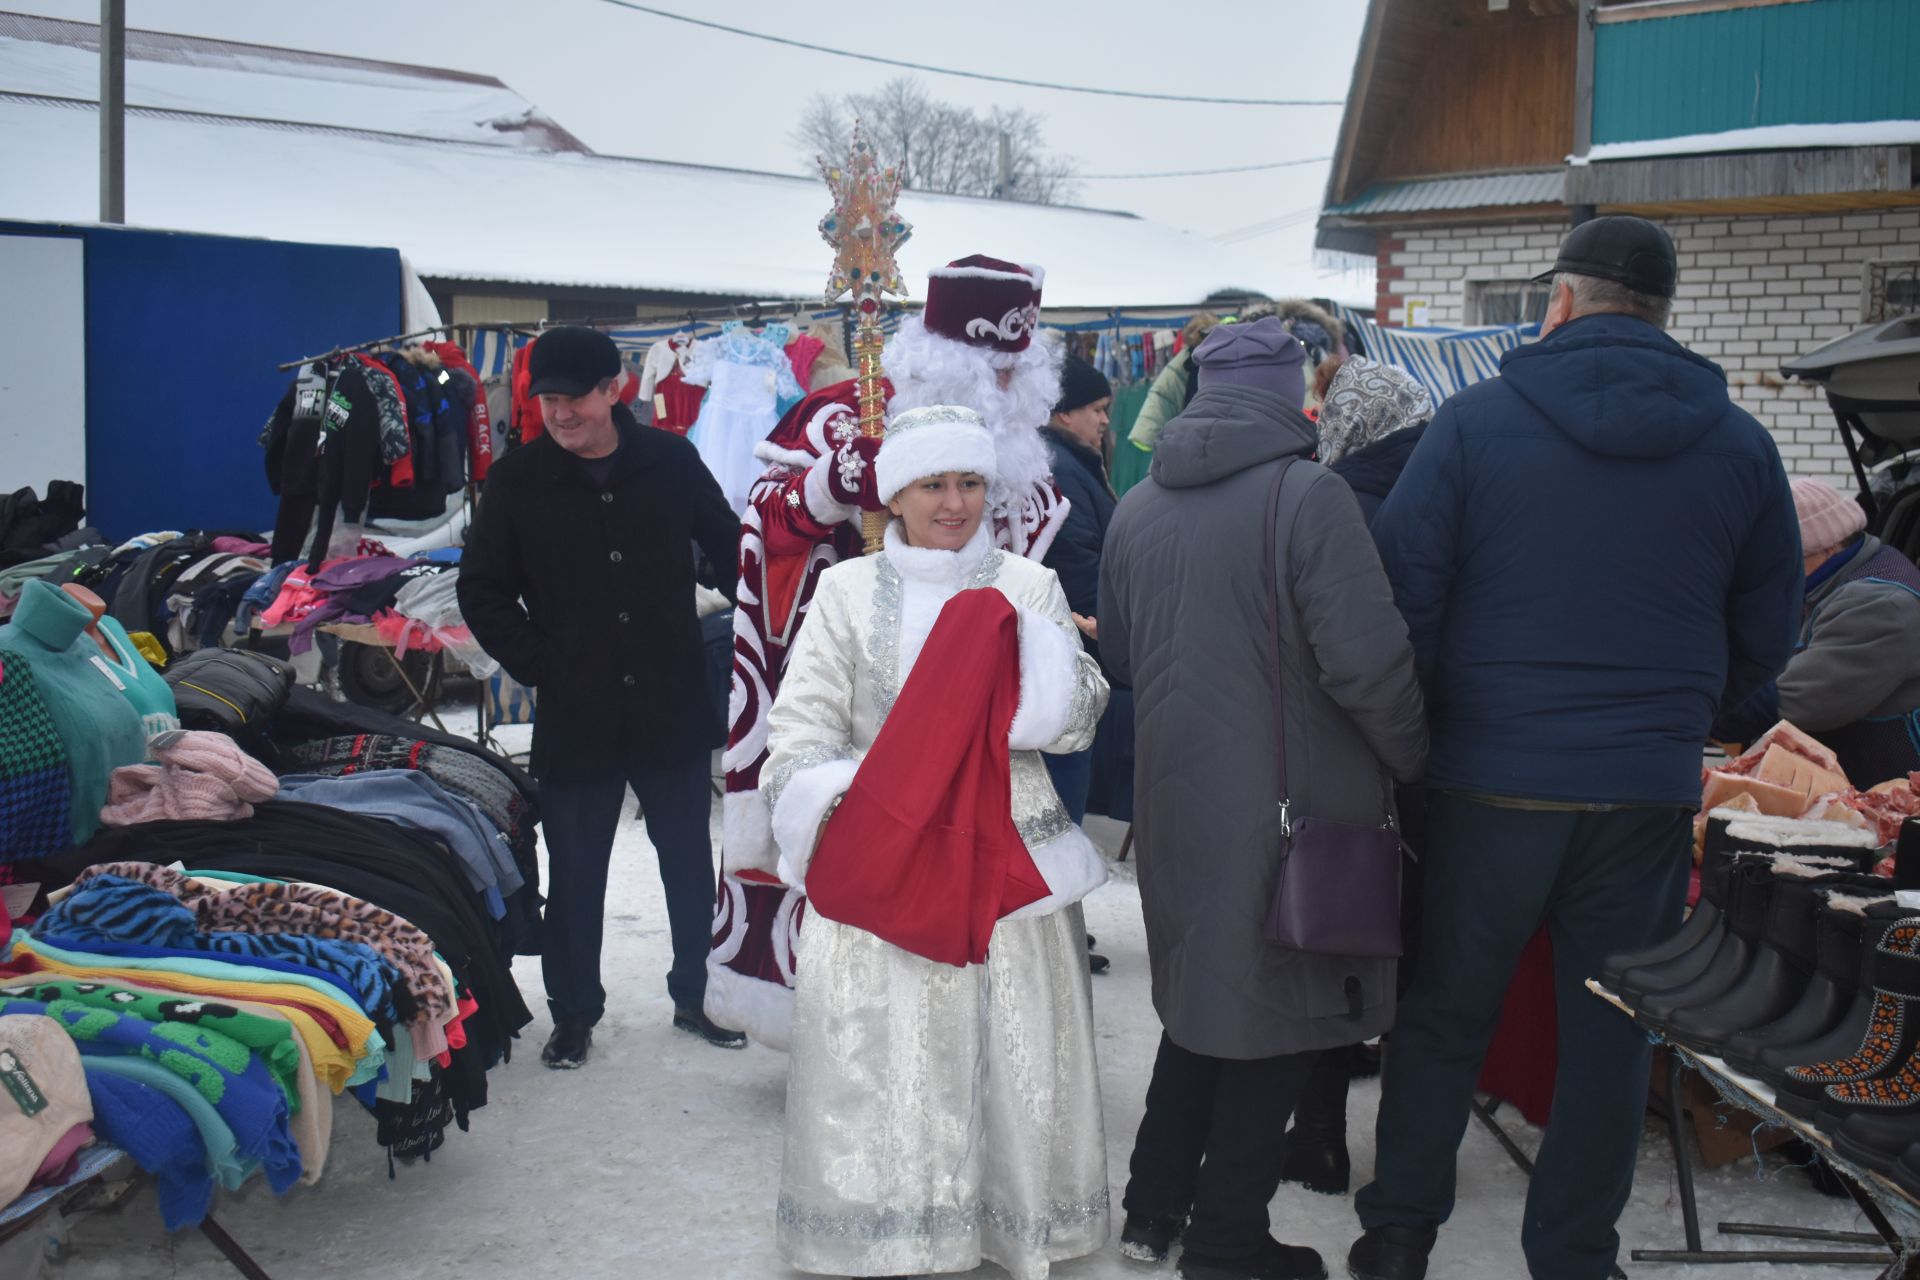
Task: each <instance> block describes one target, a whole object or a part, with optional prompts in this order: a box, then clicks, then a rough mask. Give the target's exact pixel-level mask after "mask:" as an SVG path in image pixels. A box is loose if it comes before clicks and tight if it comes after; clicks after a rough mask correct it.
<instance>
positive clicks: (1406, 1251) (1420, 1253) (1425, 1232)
mask: <svg viewBox="0 0 1920 1280" xmlns="http://www.w3.org/2000/svg"><path fill="white" fill-rule="evenodd" d="M1439 1238H1440V1231H1439V1228H1437V1227H1411V1226H1406V1225H1404V1224H1401V1223H1390V1224H1389V1225H1387V1226H1384V1227H1374V1228H1373V1229H1372V1230H1370V1231H1368V1232H1367V1233H1366V1234H1365V1235H1363V1236H1361V1237H1360V1238H1359V1239H1358V1240H1355V1241H1354V1242H1353V1248H1351V1249H1349V1250H1348V1251H1347V1274H1348V1275H1350V1276H1352V1277H1353V1280H1425V1276H1426V1274H1427V1255H1428V1254H1430V1253H1432V1252H1433V1242H1434V1241H1436V1240H1438V1239H1439Z"/></svg>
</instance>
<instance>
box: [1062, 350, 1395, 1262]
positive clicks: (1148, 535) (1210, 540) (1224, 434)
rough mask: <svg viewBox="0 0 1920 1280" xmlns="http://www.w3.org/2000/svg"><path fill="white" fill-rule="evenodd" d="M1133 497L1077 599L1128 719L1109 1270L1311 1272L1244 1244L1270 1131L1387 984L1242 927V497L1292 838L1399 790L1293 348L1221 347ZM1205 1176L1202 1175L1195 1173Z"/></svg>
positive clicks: (1249, 892)
mask: <svg viewBox="0 0 1920 1280" xmlns="http://www.w3.org/2000/svg"><path fill="white" fill-rule="evenodd" d="M1194 358H1195V363H1196V364H1197V366H1198V368H1199V378H1200V385H1199V389H1198V392H1197V394H1196V395H1195V397H1194V398H1193V400H1192V401H1191V402H1190V403H1189V404H1188V406H1187V408H1186V410H1185V412H1183V413H1182V414H1180V416H1179V417H1178V418H1176V419H1175V420H1174V421H1173V422H1172V423H1170V424H1169V425H1168V427H1167V429H1166V431H1165V433H1164V434H1163V435H1162V436H1161V438H1160V441H1159V445H1158V448H1157V450H1156V451H1155V454H1154V460H1153V470H1152V473H1151V475H1150V477H1149V479H1148V480H1146V481H1144V482H1142V483H1141V484H1140V485H1138V486H1136V487H1135V488H1134V489H1133V490H1132V491H1130V492H1129V493H1128V494H1127V496H1126V497H1125V498H1124V499H1123V500H1122V502H1121V504H1120V507H1119V510H1118V511H1117V512H1116V513H1115V515H1114V519H1113V523H1112V525H1111V527H1110V528H1109V530H1108V535H1107V546H1106V554H1105V559H1104V562H1103V564H1102V569H1101V578H1100V647H1101V653H1102V657H1103V658H1104V659H1105V661H1106V663H1107V664H1108V667H1109V669H1110V670H1111V671H1112V672H1113V673H1114V675H1115V676H1116V677H1117V678H1118V679H1120V680H1124V681H1126V682H1128V683H1130V684H1132V686H1133V687H1134V690H1135V693H1136V702H1137V707H1138V711H1137V715H1136V724H1137V728H1138V734H1139V739H1138V749H1137V768H1136V776H1137V779H1138V784H1137V795H1138V798H1137V802H1136V810H1135V838H1136V842H1137V845H1138V848H1139V874H1140V899H1141V906H1142V909H1143V911H1144V913H1145V915H1146V923H1147V948H1148V958H1149V961H1150V963H1151V966H1152V969H1153V1000H1154V1007H1155V1009H1156V1010H1157V1011H1158V1012H1159V1014H1160V1019H1161V1022H1162V1024H1163V1026H1164V1027H1165V1034H1164V1035H1163V1036H1162V1038H1161V1042H1160V1049H1159V1056H1158V1059H1157V1060H1156V1062H1155V1064H1154V1073H1153V1081H1152V1084H1151V1085H1150V1086H1149V1087H1148V1092H1147V1110H1146V1116H1145V1119H1144V1120H1143V1121H1142V1122H1141V1126H1140V1133H1139V1137H1138V1139H1137V1141H1136V1144H1135V1148H1134V1154H1133V1163H1132V1179H1131V1181H1130V1182H1129V1184H1128V1188H1127V1194H1126V1199H1125V1206H1126V1210H1127V1228H1126V1230H1125V1232H1124V1233H1123V1235H1122V1245H1121V1247H1122V1251H1123V1252H1126V1253H1127V1254H1128V1255H1129V1256H1133V1257H1141V1258H1151V1257H1155V1256H1156V1255H1157V1256H1164V1255H1165V1249H1166V1245H1167V1243H1168V1242H1169V1240H1170V1239H1171V1237H1172V1236H1173V1235H1175V1234H1178V1232H1179V1229H1180V1222H1181V1220H1182V1219H1186V1218H1188V1216H1189V1213H1190V1214H1191V1220H1190V1222H1189V1224H1188V1225H1187V1227H1186V1253H1185V1256H1184V1261H1183V1263H1182V1269H1183V1274H1186V1275H1188V1276H1198V1275H1205V1276H1221V1277H1229V1276H1235V1277H1237V1276H1255V1275H1258V1276H1291V1275H1301V1276H1314V1275H1323V1274H1325V1273H1324V1271H1323V1270H1321V1269H1320V1268H1321V1263H1320V1259H1319V1257H1318V1255H1317V1254H1314V1253H1313V1251H1312V1250H1309V1249H1300V1248H1294V1247H1291V1246H1286V1245H1282V1244H1279V1243H1278V1242H1276V1241H1274V1240H1273V1239H1272V1238H1271V1237H1270V1236H1269V1235H1268V1233H1267V1232H1268V1218H1267V1203H1268V1201H1269V1200H1270V1199H1271V1198H1272V1197H1273V1194H1274V1191H1275V1189H1276V1188H1277V1186H1278V1184H1279V1178H1280V1165H1281V1158H1282V1151H1283V1145H1284V1139H1283V1135H1284V1130H1285V1126H1286V1121H1287V1118H1288V1115H1289V1113H1290V1112H1291V1111H1292V1109H1293V1103H1294V1100H1295V1099H1296V1098H1297V1097H1298V1095H1299V1092H1300V1089H1301V1087H1302V1085H1303V1084H1304V1083H1305V1081H1306V1079H1307V1077H1308V1075H1309V1073H1310V1072H1311V1070H1312V1068H1313V1065H1314V1063H1315V1060H1316V1059H1317V1058H1318V1057H1319V1055H1320V1053H1321V1051H1323V1050H1327V1049H1331V1048H1336V1047H1340V1046H1345V1045H1350V1044H1353V1043H1355V1042H1357V1041H1361V1040H1365V1039H1368V1038H1369V1037H1372V1036H1375V1035H1378V1034H1379V1033H1380V1032H1381V1031H1383V1030H1385V1029H1386V1028H1387V1026H1388V1024H1389V1023H1390V1022H1391V1021H1392V1020H1393V999H1394V962H1393V961H1391V960H1380V959H1349V958H1340V957H1333V956H1321V955H1309V954H1305V953H1301V952H1294V951H1287V950H1283V949H1281V948H1279V947H1276V946H1273V945H1272V944H1270V943H1268V942H1267V941H1266V940H1265V939H1264V937H1263V926H1264V923H1265V916H1266V912H1267V908H1268V905H1269V904H1270V902H1271V900H1272V897H1273V893H1274V888H1275V884H1276V881H1277V879H1278V877H1279V872H1280V863H1281V850H1280V840H1281V837H1280V821H1281V819H1280V800H1281V794H1280V783H1279V778H1278V761H1277V759H1276V752H1275V749H1274V746H1273V745H1272V744H1273V743H1274V740H1275V725H1274V714H1273V705H1272V695H1271V688H1272V684H1271V682H1272V679H1273V669H1274V663H1273V657H1272V654H1271V651H1270V646H1269V643H1268V638H1267V621H1266V599H1267V591H1266V585H1265V583H1264V582H1263V580H1262V579H1263V575H1264V573H1265V557H1264V554H1263V548H1262V546H1261V541H1262V540H1263V538H1264V537H1265V531H1266V506H1267V494H1268V490H1269V488H1270V486H1271V483H1272V479H1273V475H1274V470H1275V468H1276V467H1277V466H1279V465H1280V463H1281V461H1282V460H1283V459H1286V458H1289V457H1291V458H1295V459H1297V461H1295V462H1294V463H1293V464H1292V468H1291V470H1290V471H1289V472H1288V474H1287V476H1286V479H1285V481H1284V483H1283V484H1282V487H1281V491H1280V505H1279V520H1278V534H1277V542H1278V546H1277V559H1276V563H1277V564H1278V565H1279V566H1281V568H1280V573H1281V575H1282V581H1281V582H1280V584H1279V602H1280V631H1281V648H1282V653H1283V659H1282V661H1283V669H1282V673H1281V678H1282V692H1283V694H1284V708H1285V718H1286V731H1287V742H1286V747H1287V762H1288V770H1289V779H1288V781H1289V784H1290V787H1289V789H1290V792H1291V799H1292V803H1293V820H1294V821H1295V822H1298V821H1299V820H1300V819H1301V818H1302V817H1304V816H1311V817H1315V818H1323V819H1330V820H1334V821H1340V822H1349V823H1378V822H1381V821H1383V820H1384V819H1385V817H1386V816H1387V814H1388V812H1389V808H1390V805H1391V796H1392V789H1391V783H1392V781H1393V780H1394V779H1396V778H1397V779H1400V780H1404V781H1411V780H1413V779H1416V778H1418V777H1419V776H1420V775H1421V773H1422V771H1423V769H1424V767H1425V764H1426V755H1427V730H1426V721H1425V716H1424V710H1423V706H1422V703H1421V695H1420V688H1419V684H1418V681H1417V679H1416V677H1415V673H1414V661H1413V649H1412V647H1411V645H1410V643H1409V641H1408V638H1407V628H1406V625H1405V623H1404V622H1403V621H1402V620H1401V617H1400V614H1399V613H1398V611H1397V610H1396V609H1395V607H1394V602H1393V593H1392V591H1391V589H1390V588H1389V586H1388V583H1387V578H1386V573H1385V571H1384V570H1383V569H1382V568H1381V564H1380V559H1379V556H1378V554H1377V553H1376V552H1375V550H1374V544H1373V540H1372V538H1370V537H1369V536H1368V533H1367V527H1366V523H1365V521H1364V519H1363V518H1362V516H1361V513H1360V507H1359V505H1358V503H1356V502H1355V500H1354V497H1353V493H1352V492H1351V490H1349V489H1348V487H1347V484H1346V482H1345V481H1343V480H1341V479H1340V478H1339V477H1338V476H1335V475H1334V474H1333V473H1331V472H1329V471H1328V470H1326V469H1325V468H1323V467H1321V466H1320V465H1319V464H1317V463H1315V462H1312V461H1310V460H1309V459H1310V458H1311V456H1312V454H1313V452H1314V450H1315V447H1316V443H1317V441H1316V435H1315V430H1314V426H1313V424H1312V423H1311V422H1309V421H1308V420H1307V418H1306V417H1305V416H1304V415H1303V414H1302V413H1301V412H1300V405H1301V402H1302V399H1303V396H1304V375H1303V362H1304V359H1305V353H1304V351H1303V350H1302V349H1301V347H1300V344H1299V343H1298V342H1297V341H1295V340H1294V338H1293V337H1292V336H1291V335H1289V334H1288V333H1287V332H1286V331H1285V330H1284V329H1283V328H1282V326H1281V323H1280V321H1279V320H1278V319H1275V318H1266V319H1261V320H1258V321H1255V322H1253V323H1251V324H1236V325H1225V326H1221V327H1220V328H1218V329H1216V330H1214V332H1213V333H1212V334H1211V335H1209V336H1208V338H1207V340H1206V341H1205V342H1203V343H1202V344H1201V345H1200V347H1199V348H1198V350H1197V351H1196V352H1195V357H1194ZM1203 1157H1204V1163H1203Z"/></svg>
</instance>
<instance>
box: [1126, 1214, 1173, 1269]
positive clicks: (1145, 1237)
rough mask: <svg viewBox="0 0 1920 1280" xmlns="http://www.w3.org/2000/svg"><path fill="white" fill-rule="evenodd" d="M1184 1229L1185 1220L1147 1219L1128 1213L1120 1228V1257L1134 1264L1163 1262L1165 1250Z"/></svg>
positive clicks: (1165, 1255)
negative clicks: (1132, 1261) (1129, 1259)
mask: <svg viewBox="0 0 1920 1280" xmlns="http://www.w3.org/2000/svg"><path fill="white" fill-rule="evenodd" d="M1186 1229H1187V1220H1186V1219H1185V1218H1148V1217H1143V1216H1142V1215H1140V1214H1137V1213H1130V1214H1128V1215H1127V1220H1126V1223H1125V1224H1124V1225H1123V1226H1121V1228H1120V1255H1121V1256H1122V1257H1125V1258H1132V1259H1133V1260H1134V1261H1135V1262H1165V1261H1166V1260H1167V1250H1169V1249H1171V1248H1173V1242H1174V1241H1176V1240H1178V1239H1179V1238H1180V1233H1181V1232H1183V1231H1185V1230H1186Z"/></svg>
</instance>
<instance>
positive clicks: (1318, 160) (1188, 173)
mask: <svg viewBox="0 0 1920 1280" xmlns="http://www.w3.org/2000/svg"><path fill="white" fill-rule="evenodd" d="M1331 159H1333V157H1332V156H1308V157H1307V158H1306V159H1304V160H1274V161H1272V162H1270V163H1268V164H1242V165H1235V166H1233V167H1232V168H1230V169H1175V170H1171V171H1169V172H1167V173H1076V174H1074V175H1073V176H1074V177H1075V178H1077V179H1085V180H1086V181H1089V182H1108V181H1120V180H1122V179H1131V178H1209V177H1212V176H1213V175H1214V174H1217V173H1256V172H1258V171H1259V170H1262V169H1291V168H1293V167H1294V166H1295V165H1302V164H1325V163H1326V162H1327V161H1329V160H1331Z"/></svg>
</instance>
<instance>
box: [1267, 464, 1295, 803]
mask: <svg viewBox="0 0 1920 1280" xmlns="http://www.w3.org/2000/svg"><path fill="white" fill-rule="evenodd" d="M1294 461H1295V459H1293V458H1282V459H1281V460H1280V465H1279V466H1278V467H1276V468H1275V469H1274V472H1273V484H1272V486H1271V487H1270V488H1268V490H1267V519H1266V525H1265V528H1266V534H1267V538H1266V543H1265V545H1264V547H1263V548H1262V554H1263V558H1264V561H1265V565H1266V573H1265V575H1264V576H1265V578H1266V584H1267V642H1268V644H1269V645H1270V646H1271V647H1272V649H1273V671H1272V673H1271V674H1272V677H1273V679H1272V682H1271V683H1272V686H1273V745H1274V752H1275V758H1276V759H1278V761H1279V763H1280V834H1281V835H1282V836H1284V837H1286V838H1288V839H1291V838H1292V837H1293V796H1292V793H1291V791H1290V790H1289V789H1288V786H1287V711H1286V699H1285V697H1284V695H1283V691H1282V687H1281V682H1282V681H1284V680H1285V679H1286V663H1285V662H1284V661H1283V660H1282V657H1281V653H1280V550H1279V545H1278V544H1279V541H1280V486H1281V485H1282V484H1285V483H1286V479H1287V470H1288V468H1290V467H1292V466H1293V464H1294Z"/></svg>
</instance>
